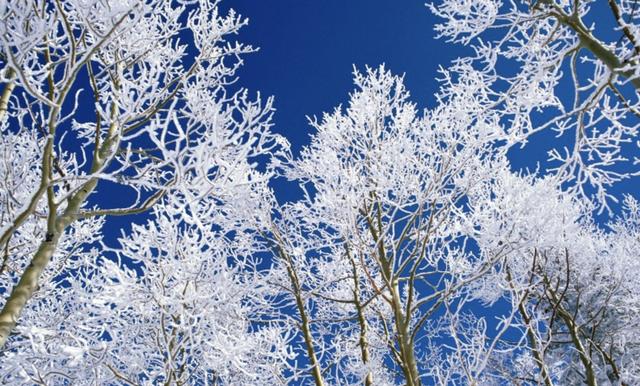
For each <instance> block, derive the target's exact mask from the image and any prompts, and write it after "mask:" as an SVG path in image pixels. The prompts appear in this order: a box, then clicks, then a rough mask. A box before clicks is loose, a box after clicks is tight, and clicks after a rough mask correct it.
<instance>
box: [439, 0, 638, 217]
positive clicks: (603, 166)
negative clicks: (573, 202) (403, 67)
mask: <svg viewBox="0 0 640 386" xmlns="http://www.w3.org/2000/svg"><path fill="white" fill-rule="evenodd" d="M429 8H430V9H431V10H432V11H433V12H434V13H435V14H436V15H438V16H440V17H441V18H442V19H443V22H442V23H441V24H439V25H436V27H435V29H436V31H437V33H438V34H439V36H441V37H443V38H446V39H448V40H449V41H452V42H456V43H462V44H465V45H469V46H470V47H471V48H472V50H473V55H471V56H469V57H464V58H461V59H459V60H457V61H455V62H454V64H453V65H452V66H450V68H449V69H447V70H446V71H443V74H442V75H443V80H444V84H443V92H442V96H443V97H445V98H446V97H447V95H448V93H450V92H452V90H455V89H457V88H460V87H473V88H475V89H476V97H477V99H478V100H480V101H482V108H481V109H479V110H478V111H477V114H478V117H479V119H486V117H487V116H489V117H492V119H495V120H496V121H497V122H499V123H500V128H501V130H500V132H501V133H500V135H499V136H498V138H499V139H500V140H503V141H505V142H506V144H507V146H506V147H505V149H509V148H512V147H515V146H517V145H524V144H526V143H527V142H528V141H533V142H534V143H538V144H540V143H542V141H545V140H546V141H549V143H551V145H550V146H545V147H546V150H547V151H548V160H549V161H551V162H550V164H549V166H548V168H549V170H552V171H553V172H554V173H555V174H556V175H557V176H558V177H559V180H560V181H561V182H565V183H568V184H567V186H569V187H570V190H573V191H576V192H578V193H580V194H581V195H584V196H592V197H593V196H595V198H596V199H597V200H598V201H599V203H600V204H601V205H602V208H606V207H607V205H608V203H609V202H610V201H611V200H617V199H619V198H620V197H617V196H615V195H612V194H610V193H608V188H610V187H611V186H612V185H613V184H615V183H616V182H618V181H621V180H623V179H626V178H629V177H632V176H637V175H638V168H637V163H638V147H637V140H638V125H639V124H640V120H639V117H640V110H639V109H640V101H639V100H638V96H639V95H640V94H639V91H638V90H640V74H639V73H638V68H640V67H639V60H640V44H639V42H640V24H639V23H638V20H639V18H640V12H638V11H637V8H638V4H637V1H635V0H608V1H595V0H576V1H568V0H536V1H528V0H526V1H520V0H515V1H509V2H503V1H499V0H442V1H437V2H433V3H431V4H429ZM554 135H555V136H558V137H560V138H559V139H551V138H553V136H554ZM526 149H528V148H526V147H525V151H526ZM539 161H545V160H543V159H540V160H539Z"/></svg>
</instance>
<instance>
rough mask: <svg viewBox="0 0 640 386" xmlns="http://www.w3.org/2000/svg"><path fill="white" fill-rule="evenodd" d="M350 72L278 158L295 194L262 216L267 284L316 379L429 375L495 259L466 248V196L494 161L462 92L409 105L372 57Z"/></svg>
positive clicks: (489, 176)
mask: <svg viewBox="0 0 640 386" xmlns="http://www.w3.org/2000/svg"><path fill="white" fill-rule="evenodd" d="M355 83H356V86H357V90H356V91H354V92H353V93H352V94H351V98H350V102H349V105H348V107H347V108H346V109H345V110H342V109H340V108H338V109H336V110H335V111H334V112H333V113H331V114H325V115H324V116H323V117H322V120H321V121H316V120H313V121H312V124H313V126H314V128H315V129H316V131H317V132H316V134H314V136H313V137H312V140H311V144H310V145H309V146H308V147H307V148H305V149H304V150H303V151H302V154H301V156H300V157H299V158H298V159H295V160H292V161H290V162H289V168H288V172H287V176H288V177H289V178H293V179H296V180H298V181H300V183H301V185H300V186H301V187H302V189H303V190H304V192H305V195H304V199H303V200H302V201H299V202H295V203H292V204H290V205H286V206H285V208H283V211H282V213H281V214H279V215H278V216H277V218H276V219H275V220H274V228H275V230H274V232H273V239H272V242H273V244H274V245H275V246H276V247H275V250H276V258H275V260H276V261H277V264H278V265H279V267H278V268H279V269H281V270H282V272H283V273H282V274H281V276H280V277H281V279H280V281H279V282H278V285H279V286H280V287H282V288H286V289H287V292H288V296H289V297H290V305H289V307H290V309H293V310H294V313H293V315H294V318H295V319H296V321H297V322H298V326H299V327H300V328H299V331H298V332H299V334H300V336H301V337H302V338H301V341H302V342H303V347H304V348H305V351H306V353H305V355H306V356H307V359H308V363H309V371H308V373H307V374H309V375H310V376H312V377H313V379H314V381H315V384H316V385H322V384H333V383H345V382H349V383H350V382H356V383H365V384H395V382H397V381H398V380H400V379H401V380H402V382H403V383H406V384H409V385H420V384H422V383H423V382H427V380H428V379H432V380H433V379H437V376H436V374H434V373H433V365H432V363H430V360H429V358H431V357H434V356H438V355H440V353H439V350H440V349H441V348H442V344H440V343H444V341H446V339H447V338H446V336H447V335H449V334H450V331H449V330H448V328H450V327H451V328H453V327H452V325H451V323H452V321H453V319H454V317H455V316H457V315H459V313H460V312H461V311H460V310H461V308H462V305H463V304H462V302H460V301H459V299H458V298H459V296H460V295H461V294H462V293H464V292H465V291H464V288H466V287H467V286H468V285H470V283H473V282H474V281H475V280H477V279H478V278H480V277H482V275H483V274H484V273H486V272H488V271H489V270H490V269H492V267H493V266H494V265H495V264H497V263H498V261H499V260H500V259H501V258H503V252H502V251H500V250H497V251H495V252H494V253H492V254H488V253H485V254H478V253H477V251H476V248H475V244H474V241H473V239H472V237H473V236H475V234H474V233H473V229H474V228H475V227H476V226H479V223H477V224H476V222H475V221H476V217H475V213H474V212H473V211H470V210H469V205H470V201H469V200H470V199H471V198H472V197H475V196H472V195H470V193H472V192H473V191H474V190H475V189H477V186H482V185H483V183H484V181H493V180H495V178H496V177H494V175H496V173H497V171H498V170H504V169H505V168H506V167H507V165H506V164H505V163H504V162H503V161H500V160H497V159H494V158H493V151H492V147H491V146H490V143H489V141H487V140H486V133H487V132H488V131H490V130H492V129H491V127H490V123H487V122H478V121H475V122H474V121H473V120H472V118H471V114H468V113H465V112H464V111H460V109H459V106H461V105H462V106H466V107H467V108H469V109H473V103H474V102H473V100H472V99H469V98H467V97H469V96H470V95H471V94H470V93H461V94H460V95H457V96H456V98H453V100H452V101H451V103H450V104H443V105H441V106H440V107H439V108H437V109H435V110H434V111H431V112H428V113H426V114H425V115H421V114H419V113H418V111H417V109H416V107H415V105H414V104H412V103H411V102H409V101H408V96H409V95H408V92H407V91H406V89H405V88H404V86H403V84H402V78H400V77H397V76H393V75H392V74H390V73H389V72H388V71H387V70H385V69H384V68H383V67H381V68H379V69H376V70H372V69H369V70H368V71H367V73H366V74H361V73H359V72H356V73H355ZM478 197H479V199H482V200H485V199H487V198H488V197H485V196H478ZM478 205H479V204H478ZM447 310H449V311H450V312H451V314H449V313H448V312H446V311H447ZM336 332H338V333H336ZM440 340H442V342H440V343H439V341H440ZM445 351H446V349H445ZM427 383H428V382H427Z"/></svg>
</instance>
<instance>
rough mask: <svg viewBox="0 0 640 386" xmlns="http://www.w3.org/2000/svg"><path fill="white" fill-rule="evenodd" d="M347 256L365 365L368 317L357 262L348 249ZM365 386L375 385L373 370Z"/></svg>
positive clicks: (367, 353)
mask: <svg viewBox="0 0 640 386" xmlns="http://www.w3.org/2000/svg"><path fill="white" fill-rule="evenodd" d="M347 256H348V257H349V261H350V262H351V269H352V272H353V298H354V302H355V305H356V312H357V314H358V325H359V327H360V342H359V343H360V352H361V355H362V363H364V364H365V365H366V364H368V363H369V340H368V339H367V330H368V327H367V319H366V316H365V314H364V306H363V305H362V301H361V299H360V289H359V280H358V269H357V266H356V262H355V261H354V259H353V257H352V256H351V253H349V250H348V249H347ZM364 384H365V386H372V385H373V374H371V371H368V372H367V376H366V377H365V379H364Z"/></svg>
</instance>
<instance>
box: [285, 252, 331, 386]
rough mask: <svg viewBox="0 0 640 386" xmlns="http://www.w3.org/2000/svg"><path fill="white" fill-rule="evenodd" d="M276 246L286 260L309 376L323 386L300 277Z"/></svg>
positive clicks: (288, 258)
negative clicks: (307, 360)
mask: <svg viewBox="0 0 640 386" xmlns="http://www.w3.org/2000/svg"><path fill="white" fill-rule="evenodd" d="M277 248H278V253H279V254H280V257H281V258H283V259H284V260H285V262H286V265H287V274H288V275H289V279H290V280H291V285H292V286H293V295H294V297H295V300H296V308H297V309H298V313H299V314H300V329H301V330H302V336H303V337H304V344H305V347H306V349H307V356H308V359H309V363H311V376H312V377H313V380H314V382H315V385H316V386H324V384H325V383H324V378H323V377H322V369H321V368H320V362H319V361H318V356H317V355H316V350H315V346H314V344H313V336H312V335H311V326H310V322H309V316H308V315H307V310H306V307H305V304H304V299H303V298H302V287H301V286H300V279H299V278H298V274H297V272H296V270H295V268H294V265H293V261H292V260H291V258H290V257H289V254H287V253H286V252H285V251H284V249H283V248H282V246H281V245H277Z"/></svg>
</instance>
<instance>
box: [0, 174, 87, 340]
mask: <svg viewBox="0 0 640 386" xmlns="http://www.w3.org/2000/svg"><path fill="white" fill-rule="evenodd" d="M97 183H98V181H97V179H91V180H89V181H87V182H86V183H85V184H84V186H83V187H82V188H81V189H80V191H79V192H78V193H76V194H75V195H74V196H73V197H72V198H70V199H69V201H68V205H67V208H66V209H65V211H64V213H63V214H61V215H60V216H56V215H55V210H56V208H50V211H53V212H52V213H50V217H52V219H53V220H52V221H50V225H49V226H48V228H47V234H46V236H45V240H44V241H43V242H42V243H41V244H40V247H39V248H38V250H37V251H36V253H35V255H34V256H33V259H32V260H31V263H30V264H29V265H28V266H27V268H26V269H25V270H24V272H23V273H22V276H21V277H20V281H18V284H16V286H15V287H14V288H13V291H11V295H10V296H9V298H8V299H7V302H6V303H5V305H4V307H3V308H2V311H0V349H2V348H3V347H4V345H5V343H6V342H7V339H8V338H9V335H10V334H11V331H13V329H14V328H15V326H16V324H17V323H18V319H19V318H20V314H21V313H22V310H23V309H24V307H25V305H26V304H27V301H28V300H29V299H30V298H31V297H32V296H33V294H34V292H35V291H36V289H37V288H38V281H39V280H40V277H41V276H42V273H43V272H44V270H45V268H46V267H47V264H48V263H49V261H50V260H51V257H52V256H53V254H54V253H55V251H56V248H57V246H58V242H59V240H60V237H61V235H62V233H64V231H65V229H66V228H67V227H68V226H69V225H71V224H72V223H73V222H74V221H75V220H76V219H77V213H78V209H79V208H80V207H81V206H82V204H83V203H84V202H85V200H86V198H87V196H89V194H91V192H92V191H93V190H94V189H95V187H96V185H97Z"/></svg>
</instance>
